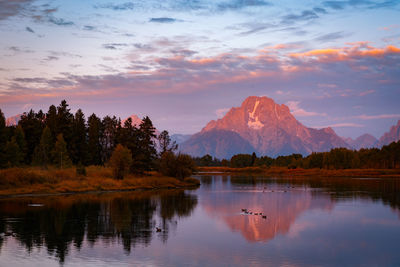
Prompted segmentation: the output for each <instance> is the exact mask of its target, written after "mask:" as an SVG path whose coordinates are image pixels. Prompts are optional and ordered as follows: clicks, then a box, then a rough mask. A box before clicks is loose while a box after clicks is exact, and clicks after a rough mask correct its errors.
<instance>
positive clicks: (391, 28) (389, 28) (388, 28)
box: [379, 24, 400, 31]
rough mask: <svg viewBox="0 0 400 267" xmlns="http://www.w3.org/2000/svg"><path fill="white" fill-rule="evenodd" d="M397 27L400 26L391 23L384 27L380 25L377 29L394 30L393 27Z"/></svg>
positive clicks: (399, 26)
mask: <svg viewBox="0 0 400 267" xmlns="http://www.w3.org/2000/svg"><path fill="white" fill-rule="evenodd" d="M398 28H400V25H398V24H392V25H389V26H386V27H382V28H379V29H380V30H381V31H392V30H395V29H398Z"/></svg>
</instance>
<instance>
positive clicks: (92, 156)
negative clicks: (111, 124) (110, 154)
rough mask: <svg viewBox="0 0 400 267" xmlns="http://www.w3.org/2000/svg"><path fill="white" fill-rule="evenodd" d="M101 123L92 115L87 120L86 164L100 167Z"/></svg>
mask: <svg viewBox="0 0 400 267" xmlns="http://www.w3.org/2000/svg"><path fill="white" fill-rule="evenodd" d="M100 139H101V121H100V119H99V118H98V117H97V116H96V115H95V114H94V113H93V114H92V115H90V117H89V118H88V148H87V150H88V164H94V165H100V164H102V161H101V144H100Z"/></svg>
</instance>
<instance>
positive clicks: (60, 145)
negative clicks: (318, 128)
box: [52, 134, 72, 169]
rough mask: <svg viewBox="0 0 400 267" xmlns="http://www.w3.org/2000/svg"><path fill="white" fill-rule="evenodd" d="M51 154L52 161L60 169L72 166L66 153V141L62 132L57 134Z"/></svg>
mask: <svg viewBox="0 0 400 267" xmlns="http://www.w3.org/2000/svg"><path fill="white" fill-rule="evenodd" d="M52 155H53V162H54V163H55V164H56V166H57V167H59V168H60V169H63V168H66V167H71V166H72V161H71V159H70V157H69V155H68V150H67V143H66V142H65V140H64V137H63V135H62V134H59V135H57V140H56V144H55V145H54V150H53V153H52Z"/></svg>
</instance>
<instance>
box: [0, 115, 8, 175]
mask: <svg viewBox="0 0 400 267" xmlns="http://www.w3.org/2000/svg"><path fill="white" fill-rule="evenodd" d="M6 143H7V135H6V118H5V117H4V114H3V112H2V111H1V109H0V168H5V167H7V160H6V157H5V151H4V148H5V145H6Z"/></svg>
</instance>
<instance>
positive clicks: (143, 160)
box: [132, 116, 157, 173]
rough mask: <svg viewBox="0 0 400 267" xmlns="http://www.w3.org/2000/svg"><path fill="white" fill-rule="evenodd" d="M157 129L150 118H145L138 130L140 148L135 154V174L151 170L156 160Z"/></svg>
mask: <svg viewBox="0 0 400 267" xmlns="http://www.w3.org/2000/svg"><path fill="white" fill-rule="evenodd" d="M155 132H156V129H155V128H154V126H153V123H152V121H151V120H150V118H149V117H147V116H146V117H144V118H143V120H142V123H141V124H140V125H139V130H138V146H137V148H136V151H135V152H133V164H132V171H133V172H139V173H140V172H143V171H147V170H151V168H152V167H153V163H154V160H155V159H156V157H157V150H156V148H155V142H154V139H155V138H156V134H155Z"/></svg>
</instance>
